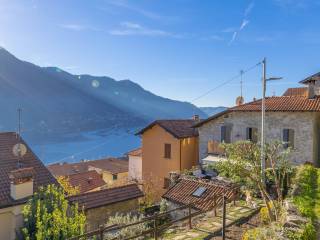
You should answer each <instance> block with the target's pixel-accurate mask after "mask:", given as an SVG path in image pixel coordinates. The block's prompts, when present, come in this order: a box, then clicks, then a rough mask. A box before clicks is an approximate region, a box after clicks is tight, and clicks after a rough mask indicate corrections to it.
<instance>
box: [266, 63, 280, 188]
mask: <svg viewBox="0 0 320 240" xmlns="http://www.w3.org/2000/svg"><path fill="white" fill-rule="evenodd" d="M266 63H267V60H266V58H264V59H263V60H262V100H261V179H262V183H263V184H265V183H266V181H265V180H266V179H265V178H266V176H265V169H266V154H265V138H266V137H265V121H266V116H265V114H266V99H265V98H266V85H267V82H268V81H274V80H280V79H282V77H270V78H267V77H266V75H267V74H266V72H267V70H266Z"/></svg>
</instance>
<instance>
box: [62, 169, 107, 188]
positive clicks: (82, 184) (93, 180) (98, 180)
mask: <svg viewBox="0 0 320 240" xmlns="http://www.w3.org/2000/svg"><path fill="white" fill-rule="evenodd" d="M67 178H68V181H69V183H70V185H71V186H73V187H77V186H78V187H79V190H80V193H85V192H88V191H90V190H93V189H95V188H98V187H102V186H104V185H106V182H105V181H103V179H102V177H101V175H100V174H98V173H97V172H96V171H95V170H92V171H88V172H83V173H75V174H72V175H69V176H67Z"/></svg>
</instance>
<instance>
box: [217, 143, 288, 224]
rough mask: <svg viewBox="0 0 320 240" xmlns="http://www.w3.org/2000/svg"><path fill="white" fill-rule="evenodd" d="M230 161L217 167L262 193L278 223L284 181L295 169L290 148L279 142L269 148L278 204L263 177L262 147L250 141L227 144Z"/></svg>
mask: <svg viewBox="0 0 320 240" xmlns="http://www.w3.org/2000/svg"><path fill="white" fill-rule="evenodd" d="M222 147H223V148H224V149H225V152H226V155H227V159H226V161H221V162H219V163H218V164H217V165H216V166H215V168H216V169H217V170H218V171H219V172H220V174H221V175H224V176H226V177H229V178H231V179H232V180H233V181H235V182H238V183H240V184H242V185H244V186H246V187H247V188H249V189H254V190H258V191H259V192H260V195H261V196H262V198H263V200H264V202H265V205H266V207H267V209H268V213H269V218H270V219H271V220H274V219H275V220H277V219H278V216H279V211H280V210H279V208H278V207H279V206H280V205H281V204H282V193H283V185H284V184H283V182H284V181H285V177H286V176H287V174H288V172H290V171H291V166H290V164H289V161H288V154H289V151H290V149H284V148H283V146H282V144H281V143H280V142H278V141H275V142H272V143H268V144H266V145H265V152H266V154H265V156H266V163H267V165H269V166H270V168H271V171H269V174H270V176H271V178H272V179H273V180H274V182H275V186H276V191H277V196H276V201H274V200H273V198H272V197H271V196H270V194H269V193H268V191H267V187H266V185H265V183H264V181H263V179H262V175H261V151H260V146H259V145H258V144H255V143H253V142H250V141H239V142H236V143H232V144H223V145H222Z"/></svg>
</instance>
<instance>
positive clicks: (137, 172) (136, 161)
mask: <svg viewBox="0 0 320 240" xmlns="http://www.w3.org/2000/svg"><path fill="white" fill-rule="evenodd" d="M129 179H130V180H141V179H142V157H141V156H131V155H129Z"/></svg>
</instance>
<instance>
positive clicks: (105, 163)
mask: <svg viewBox="0 0 320 240" xmlns="http://www.w3.org/2000/svg"><path fill="white" fill-rule="evenodd" d="M47 167H48V169H49V171H50V172H51V173H52V174H53V175H54V176H55V177H59V176H69V175H72V174H77V173H84V172H88V171H96V172H97V173H98V174H99V175H101V177H102V179H103V181H105V182H106V183H107V186H108V187H112V186H118V185H122V184H126V183H127V181H128V160H127V159H125V158H105V159H98V160H88V161H81V162H77V163H55V164H50V165H48V166H47Z"/></svg>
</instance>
